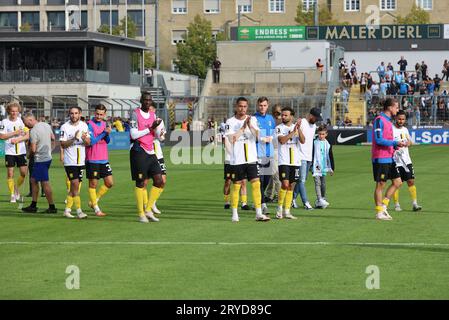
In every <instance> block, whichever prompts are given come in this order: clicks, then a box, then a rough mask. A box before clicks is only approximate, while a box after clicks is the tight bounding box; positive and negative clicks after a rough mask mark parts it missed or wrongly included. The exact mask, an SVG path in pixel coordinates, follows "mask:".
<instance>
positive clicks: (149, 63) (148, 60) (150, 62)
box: [144, 51, 155, 69]
mask: <svg viewBox="0 0 449 320" xmlns="http://www.w3.org/2000/svg"><path fill="white" fill-rule="evenodd" d="M144 59H145V69H153V68H154V67H155V63H154V56H153V52H151V51H145V53H144Z"/></svg>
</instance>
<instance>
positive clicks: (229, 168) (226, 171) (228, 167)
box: [224, 163, 232, 180]
mask: <svg viewBox="0 0 449 320" xmlns="http://www.w3.org/2000/svg"><path fill="white" fill-rule="evenodd" d="M231 175H232V166H231V165H230V164H229V163H225V164H224V179H225V180H228V179H231Z"/></svg>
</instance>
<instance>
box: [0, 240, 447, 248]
mask: <svg viewBox="0 0 449 320" xmlns="http://www.w3.org/2000/svg"><path fill="white" fill-rule="evenodd" d="M7 245H68V246H83V245H99V246H112V245H120V246H122V245H123V246H127V245H131V246H177V245H180V246H185V245H187V246H366V247H369V246H390V247H394V246H401V247H449V243H419V242H418V243H414V242H402V243H401V242H398V243H391V242H322V241H317V242H194V241H178V242H176V241H174V242H172V241H0V246H7Z"/></svg>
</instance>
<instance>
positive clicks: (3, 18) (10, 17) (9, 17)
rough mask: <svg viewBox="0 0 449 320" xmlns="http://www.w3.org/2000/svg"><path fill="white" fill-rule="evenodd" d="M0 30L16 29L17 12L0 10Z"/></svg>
mask: <svg viewBox="0 0 449 320" xmlns="http://www.w3.org/2000/svg"><path fill="white" fill-rule="evenodd" d="M0 30H14V31H17V12H0Z"/></svg>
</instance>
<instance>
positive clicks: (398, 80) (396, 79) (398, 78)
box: [394, 72, 405, 85]
mask: <svg viewBox="0 0 449 320" xmlns="http://www.w3.org/2000/svg"><path fill="white" fill-rule="evenodd" d="M404 79H405V78H404V76H403V75H402V73H401V72H397V73H396V75H395V76H394V82H396V84H397V85H400V84H401V83H402V80H404Z"/></svg>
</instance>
